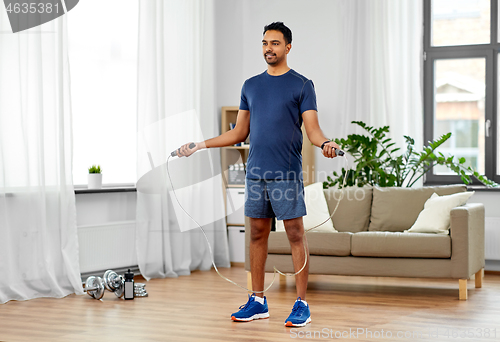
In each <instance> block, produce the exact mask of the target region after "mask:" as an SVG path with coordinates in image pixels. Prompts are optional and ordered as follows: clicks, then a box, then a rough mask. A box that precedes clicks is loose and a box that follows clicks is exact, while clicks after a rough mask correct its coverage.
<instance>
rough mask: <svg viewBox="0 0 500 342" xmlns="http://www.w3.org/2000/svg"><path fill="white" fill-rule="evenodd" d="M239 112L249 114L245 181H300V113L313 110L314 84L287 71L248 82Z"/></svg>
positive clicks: (243, 92)
mask: <svg viewBox="0 0 500 342" xmlns="http://www.w3.org/2000/svg"><path fill="white" fill-rule="evenodd" d="M240 109H241V110H248V111H250V152H249V155H248V160H247V173H246V178H249V179H274V180H277V179H300V180H302V179H303V178H302V131H301V129H300V127H301V126H302V113H304V112H305V111H307V110H316V111H317V106H316V93H315V92H314V84H313V82H312V81H311V80H308V79H307V78H305V77H304V76H302V75H300V74H299V73H297V72H296V71H295V70H293V69H290V70H289V71H288V72H286V73H285V74H283V75H280V76H271V75H269V74H268V73H267V71H265V72H263V73H262V74H259V75H257V76H254V77H252V78H249V79H248V80H246V81H245V83H244V84H243V87H242V89H241V102H240Z"/></svg>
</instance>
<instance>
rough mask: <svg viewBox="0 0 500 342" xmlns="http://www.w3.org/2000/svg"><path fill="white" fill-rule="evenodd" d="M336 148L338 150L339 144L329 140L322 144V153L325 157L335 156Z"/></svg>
mask: <svg viewBox="0 0 500 342" xmlns="http://www.w3.org/2000/svg"><path fill="white" fill-rule="evenodd" d="M336 148H337V149H339V150H340V146H339V145H337V144H336V143H335V142H333V141H330V142H329V143H326V144H325V146H323V151H322V152H323V155H324V156H325V157H327V158H335V157H336V156H337V155H336V154H335V149H336Z"/></svg>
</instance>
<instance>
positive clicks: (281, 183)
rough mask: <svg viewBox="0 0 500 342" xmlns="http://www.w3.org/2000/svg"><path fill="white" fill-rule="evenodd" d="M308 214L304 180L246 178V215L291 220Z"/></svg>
mask: <svg viewBox="0 0 500 342" xmlns="http://www.w3.org/2000/svg"><path fill="white" fill-rule="evenodd" d="M306 214H307V212H306V204H305V202H304V183H303V181H301V180H288V179H284V180H263V179H248V178H247V179H245V216H248V217H252V218H274V217H276V218H277V219H278V220H289V219H293V218H297V217H302V216H305V215H306Z"/></svg>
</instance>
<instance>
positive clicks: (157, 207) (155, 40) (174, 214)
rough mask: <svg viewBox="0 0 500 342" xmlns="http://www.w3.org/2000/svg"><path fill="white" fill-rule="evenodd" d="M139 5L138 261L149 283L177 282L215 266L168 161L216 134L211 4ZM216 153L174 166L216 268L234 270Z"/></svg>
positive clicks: (185, 0)
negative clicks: (176, 152)
mask: <svg viewBox="0 0 500 342" xmlns="http://www.w3.org/2000/svg"><path fill="white" fill-rule="evenodd" d="M139 7H140V10H139V11H140V14H139V58H138V59H139V61H138V108H137V118H138V125H137V127H138V141H137V151H138V152H137V153H138V155H137V160H138V164H137V171H138V172H137V174H138V177H139V179H138V184H137V215H136V219H137V226H136V227H137V228H136V243H137V244H136V246H137V253H138V254H137V258H138V263H139V268H140V271H141V274H142V275H143V276H144V277H145V278H146V279H150V278H164V277H176V276H178V275H188V274H190V272H191V271H192V270H194V269H201V270H208V269H210V267H211V260H212V259H211V256H210V253H209V248H208V245H207V242H206V240H205V237H204V236H203V234H202V232H201V231H200V230H199V229H198V228H195V227H196V225H195V224H194V223H193V222H192V221H191V219H190V218H189V217H188V216H187V215H186V214H185V213H184V212H182V211H181V210H180V208H179V207H178V206H177V202H176V200H175V198H174V197H173V196H172V192H171V190H172V188H171V186H170V181H169V179H168V177H167V175H166V171H167V170H166V165H167V164H166V162H167V158H168V155H169V154H170V153H171V151H172V150H175V149H176V148H177V147H179V146H180V145H182V144H184V143H187V142H190V141H201V140H203V139H207V138H211V137H213V136H215V135H217V134H218V129H217V127H218V125H217V108H216V107H215V102H214V101H215V93H214V83H215V76H214V51H213V47H214V21H213V2H212V1H203V0H172V1H163V0H155V1H153V0H141V1H140V6H139ZM218 154H219V151H218V150H204V151H200V152H198V153H195V154H194V155H192V156H191V157H189V158H179V159H178V158H175V159H173V160H171V161H170V164H168V166H169V171H170V174H171V180H172V183H173V186H174V189H175V190H176V194H177V196H178V197H179V199H180V201H181V204H182V206H183V207H184V208H185V209H186V211H187V212H188V213H189V214H190V215H192V216H193V217H195V218H196V220H197V221H198V222H200V224H201V225H202V226H203V228H204V230H205V232H206V234H207V236H208V239H209V241H210V246H211V248H212V251H213V252H214V259H215V262H216V264H217V266H222V267H229V265H230V264H229V253H228V245H227V233H226V229H225V220H224V216H223V214H222V215H221V212H222V213H223V199H222V185H221V183H220V181H221V177H220V174H218V173H220V166H219V171H218V170H217V166H218V165H220V163H219V157H218ZM146 183H147V184H148V186H144V184H146ZM207 183H208V185H207ZM207 187H208V192H207ZM207 193H208V194H210V195H207ZM191 228H195V229H193V230H189V231H185V230H187V229H191Z"/></svg>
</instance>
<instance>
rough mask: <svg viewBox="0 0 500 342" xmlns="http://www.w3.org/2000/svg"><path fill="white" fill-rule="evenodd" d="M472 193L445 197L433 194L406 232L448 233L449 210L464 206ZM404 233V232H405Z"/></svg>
mask: <svg viewBox="0 0 500 342" xmlns="http://www.w3.org/2000/svg"><path fill="white" fill-rule="evenodd" d="M473 194H474V191H468V192H460V193H458V194H452V195H447V196H439V195H438V194H436V193H433V194H432V196H431V197H430V198H429V199H428V200H427V202H425V205H424V210H422V211H421V212H420V214H418V218H417V220H416V221H415V223H414V224H413V226H411V228H410V229H409V230H408V232H410V233H446V234H448V233H449V230H448V228H449V227H450V213H451V209H453V208H455V207H458V206H461V205H464V204H465V203H466V202H467V200H468V199H469V198H470V197H471V196H472V195H473ZM405 232H406V230H405Z"/></svg>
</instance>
